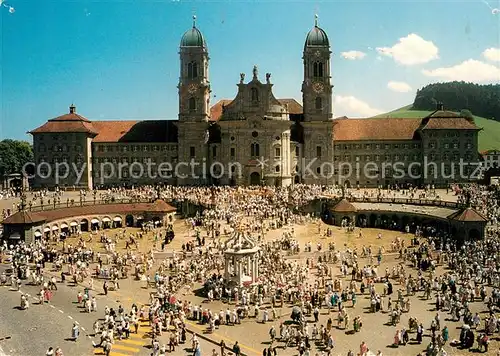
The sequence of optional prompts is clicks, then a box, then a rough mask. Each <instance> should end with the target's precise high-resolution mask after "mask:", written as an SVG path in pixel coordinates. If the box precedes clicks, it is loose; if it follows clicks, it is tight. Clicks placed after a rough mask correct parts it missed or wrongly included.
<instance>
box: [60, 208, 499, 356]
mask: <svg viewBox="0 0 500 356" xmlns="http://www.w3.org/2000/svg"><path fill="white" fill-rule="evenodd" d="M222 210H224V209H222ZM216 215H217V214H214V217H212V218H205V219H204V220H205V221H204V225H205V226H204V227H203V225H202V226H197V227H193V225H194V224H193V222H194V221H193V220H187V221H185V220H178V221H177V222H176V223H175V225H174V231H175V232H176V237H175V238H174V240H173V241H172V242H171V243H170V244H168V245H167V246H166V248H165V251H166V252H165V251H164V252H163V253H162V252H160V250H161V247H159V246H158V239H156V240H157V241H156V248H153V250H151V246H152V245H153V246H154V245H155V237H154V236H155V234H158V230H160V231H161V228H159V229H158V228H152V229H151V231H149V232H146V233H144V234H143V236H142V238H138V239H137V241H138V242H139V243H138V246H135V245H133V246H132V249H131V251H132V252H131V253H133V254H143V255H144V254H146V255H147V254H149V255H152V256H153V257H154V256H157V258H156V259H155V260H153V259H151V260H152V261H153V262H152V264H151V266H150V267H149V268H148V269H147V272H146V274H147V275H148V276H149V281H150V283H149V286H146V281H144V280H142V281H135V280H134V279H135V278H134V277H133V276H129V277H128V278H126V279H120V282H119V284H120V288H119V289H118V290H117V291H115V292H113V293H116V296H115V298H117V296H118V295H119V296H120V297H119V300H120V302H121V303H122V307H124V308H125V309H127V310H129V308H131V307H132V304H135V305H139V306H140V305H141V304H140V303H144V304H151V305H154V304H155V298H154V297H151V292H152V291H154V288H152V285H154V284H155V273H154V272H155V271H159V272H160V273H159V274H160V275H161V274H165V275H172V276H174V278H175V274H176V273H175V270H176V269H177V268H173V271H172V270H171V269H170V268H165V266H169V265H170V264H172V265H173V266H178V265H180V266H182V265H183V264H184V265H185V264H186V263H189V261H190V260H191V261H192V262H191V263H193V262H194V264H195V267H194V269H195V270H197V268H196V264H198V265H203V262H202V259H212V261H215V258H213V257H210V256H211V255H212V254H213V253H214V252H213V251H217V250H218V249H220V247H221V246H222V243H223V241H224V240H225V239H227V236H229V235H230V231H231V229H232V228H231V227H230V226H229V225H228V224H227V220H231V219H221V217H220V216H219V217H217V218H216ZM236 215H237V214H236ZM244 215H245V214H241V215H238V219H239V227H240V228H241V226H245V225H246V228H247V229H250V230H252V231H255V233H254V235H256V236H255V238H256V239H259V235H260V243H261V244H266V243H271V242H272V241H276V240H281V242H280V243H277V244H278V245H279V244H281V243H283V242H284V241H285V240H286V241H287V242H286V243H287V246H288V248H287V249H286V250H284V251H283V255H284V256H283V258H284V259H285V260H286V261H294V262H296V263H298V264H300V265H302V266H303V267H304V268H305V271H307V273H306V274H305V275H304V276H303V279H302V283H303V284H304V285H307V284H311V285H314V284H316V286H317V287H319V288H322V284H321V283H322V282H321V283H320V284H318V283H319V282H318V280H319V281H322V280H324V279H325V278H324V277H325V275H323V279H322V278H318V276H317V273H318V270H317V268H316V266H317V259H318V257H319V256H320V255H322V256H324V253H325V251H328V250H329V249H331V248H332V247H333V246H332V243H334V244H335V255H337V254H338V253H339V252H340V260H341V259H342V258H343V257H342V256H343V255H344V254H345V255H346V256H352V255H353V253H354V249H357V254H358V256H360V257H359V259H358V261H359V265H360V266H362V265H368V264H369V265H376V264H377V261H376V257H375V256H376V255H377V252H378V251H379V248H380V247H381V246H383V247H384V248H383V249H382V250H381V251H380V252H381V253H382V259H381V265H380V266H379V267H377V269H378V274H379V275H384V274H385V272H384V273H383V272H382V270H385V269H386V268H387V269H388V270H389V273H390V274H391V273H392V271H393V268H396V269H395V270H396V271H398V268H397V266H401V262H403V261H404V260H403V259H401V258H400V257H401V256H400V253H399V252H398V248H397V247H398V245H399V247H401V243H402V242H403V241H404V243H405V246H409V240H410V239H411V238H412V237H413V236H412V235H410V234H402V233H400V232H396V231H385V230H375V229H363V231H362V232H361V235H360V231H359V229H355V230H354V231H351V232H347V229H341V228H336V227H329V226H326V225H323V224H322V223H320V222H319V221H318V220H315V219H313V218H311V217H309V218H304V217H297V218H292V217H288V219H289V220H294V219H297V221H294V223H290V224H285V225H287V226H283V227H279V228H277V227H278V226H279V224H277V220H276V219H268V220H269V221H267V222H266V221H263V220H262V219H257V220H258V221H260V223H257V224H256V222H255V220H256V219H255V217H254V216H252V214H248V216H247V217H244ZM242 217H243V218H242ZM215 220H216V221H218V223H219V224H220V226H218V229H219V230H220V231H222V233H220V234H219V238H216V239H213V238H212V237H211V236H212V235H213V226H214V221H215ZM232 225H233V226H235V225H234V224H232ZM259 225H261V226H259ZM207 227H208V229H207ZM327 229H328V233H326V231H327ZM224 230H227V232H228V233H227V234H225V233H223V231H224ZM138 233H139V231H138V229H135V228H127V229H126V230H125V231H123V229H114V230H104V231H103V232H97V234H94V235H93V237H92V239H90V238H89V237H90V234H88V233H82V235H81V240H80V242H78V238H74V237H70V238H68V239H67V241H66V242H65V245H66V248H68V246H69V245H72V242H73V246H76V245H78V244H80V245H81V247H83V244H86V245H85V249H89V248H92V250H93V251H94V252H95V253H97V252H100V253H102V254H103V255H104V254H107V255H109V254H110V251H109V247H110V246H109V243H108V244H106V243H101V242H100V239H99V238H98V237H97V236H99V235H101V234H105V235H108V236H110V237H112V236H114V235H116V234H118V235H119V234H122V236H124V237H126V236H127V235H129V234H138ZM96 235H97V236H96ZM325 235H328V236H325ZM96 237H97V238H96ZM203 238H205V246H198V245H200V244H202V242H203V241H202V240H203ZM126 240H127V239H126V238H123V239H122V238H120V239H118V241H116V240H115V243H114V244H115V246H114V248H113V249H114V251H115V252H113V251H111V255H115V257H114V261H113V262H117V257H116V254H117V253H118V254H124V253H125V252H124V248H125V245H126V243H127V241H126ZM86 241H88V242H86ZM187 243H190V245H192V246H193V250H194V253H190V254H182V253H181V251H182V245H184V249H186V244H187ZM318 244H321V249H322V251H318V247H319V245H318ZM106 245H108V249H106V248H105V246H106ZM275 246H276V243H275ZM306 246H307V249H308V250H309V247H310V249H311V251H310V252H309V251H307V252H305V251H304V250H305V247H306ZM363 246H364V247H365V248H364V249H363ZM369 246H371V248H370V250H371V251H372V252H371V257H370V256H368V257H362V256H363V255H366V254H367V248H368V247H369ZM208 247H211V249H208ZM57 248H58V249H60V248H61V246H60V243H58V246H57ZM210 250H212V252H213V253H210ZM348 250H350V252H348ZM363 250H364V253H363ZM174 251H176V254H175V256H174ZM200 251H201V253H203V255H201V257H200V258H198V257H197V256H198V255H200ZM207 251H208V252H207ZM129 256H130V254H129ZM403 257H404V256H403ZM165 258H166V260H165ZM337 259H339V258H338V257H337ZM370 260H371V261H370ZM329 262H330V263H326V265H327V266H328V267H322V268H323V269H322V270H323V271H324V269H325V268H327V269H328V270H329V273H328V274H327V275H328V276H330V277H331V278H332V279H337V280H338V281H342V285H344V286H346V285H349V281H350V279H351V278H350V275H349V273H347V275H346V276H345V277H344V276H343V273H341V270H340V268H339V267H340V264H339V263H338V261H337V263H331V262H333V261H330V260H329ZM162 265H163V268H162ZM403 265H405V262H403ZM94 266H95V262H94V263H92V262H91V263H89V269H93V268H94ZM214 266H217V267H219V268H218V269H219V271H220V268H221V267H222V266H221V265H220V263H214V264H213V265H212V266H210V264H206V265H205V266H204V268H205V269H204V268H203V267H202V268H201V269H198V270H197V273H196V274H197V275H192V276H191V278H186V273H185V271H184V272H183V271H182V270H181V271H179V270H178V269H177V274H184V277H182V278H177V283H176V285H175V286H174V285H173V284H174V283H170V282H169V289H171V292H174V293H172V295H175V297H176V298H177V299H178V300H177V301H176V303H174V304H177V305H186V304H184V303H188V302H190V303H191V308H189V307H188V308H185V309H186V315H184V316H180V318H181V319H183V320H184V319H186V318H187V319H189V316H190V315H189V313H190V310H191V312H192V306H193V305H203V308H204V309H205V308H206V309H210V310H211V311H212V312H213V313H218V311H219V310H223V311H224V310H226V309H227V308H228V307H229V308H231V309H234V299H233V300H232V301H231V302H230V303H229V304H226V302H222V301H218V300H212V301H211V302H209V303H207V302H206V297H203V296H199V295H196V294H199V293H193V291H197V290H199V288H200V287H201V285H202V282H204V281H205V280H206V276H209V275H210V273H211V272H215V270H214V269H213V268H212V269H210V267H214ZM307 266H309V267H307ZM131 267H132V266H131ZM63 268H66V265H65V266H64V267H63ZM216 269H217V268H216ZM404 270H408V273H411V272H410V271H411V269H410V268H409V267H408V266H406V267H404ZM399 271H401V269H399ZM443 271H444V266H439V265H438V266H437V269H436V273H437V275H439V274H441V273H443ZM179 272H183V273H179ZM323 273H324V272H323ZM414 274H415V276H416V275H417V271H416V270H414ZM187 275H189V274H187ZM193 277H194V278H193ZM395 277H396V276H395ZM141 279H144V278H141ZM146 279H147V278H146ZM394 279H395V280H394ZM394 279H393V283H394V289H395V290H397V288H398V278H394ZM92 280H93V282H92ZM92 280H91V279H89V278H85V279H84V280H82V281H81V282H80V281H79V286H80V287H82V288H84V287H86V288H89V287H93V288H91V289H94V290H100V289H102V288H101V286H100V282H101V281H100V280H99V279H98V278H93V279H92ZM337 283H338V282H337ZM91 284H94V285H93V286H92V285H91ZM156 284H157V285H160V284H161V283H156ZM374 286H375V291H376V292H377V293H378V294H380V295H382V294H383V290H382V289H383V284H381V283H376V284H375V285H374ZM358 287H359V286H358ZM159 290H160V291H161V287H160V288H159ZM358 293H359V292H358ZM395 293H396V292H395ZM365 294H367V291H366V290H365ZM396 294H397V293H396ZM418 294H419V295H420V294H422V293H418ZM222 299H223V300H224V298H222ZM357 299H358V301H357V303H356V306H355V307H354V308H352V309H351V308H349V307H348V308H346V310H347V313H348V315H350V319H351V324H352V320H353V319H354V318H355V316H358V315H359V316H360V317H361V321H362V323H363V326H362V327H361V329H360V330H359V332H357V333H355V335H350V332H348V333H346V330H343V329H342V325H341V327H340V330H334V331H333V333H332V337H333V340H334V345H335V346H334V348H333V350H332V355H336V354H339V355H344V354H347V353H348V351H349V350H353V351H354V352H356V353H357V352H358V350H359V344H360V343H361V341H365V342H366V344H367V345H368V347H369V349H370V350H371V351H372V352H373V353H374V354H376V352H377V350H381V352H382V353H383V354H385V355H407V354H417V353H418V352H420V351H422V349H423V347H425V346H424V345H425V344H426V342H425V341H426V338H424V342H423V344H422V345H407V346H399V347H398V348H392V347H391V348H388V347H387V345H391V344H392V343H393V339H394V334H395V330H396V329H400V328H403V327H406V328H407V329H408V318H409V317H410V316H412V317H415V318H417V319H418V320H419V321H421V322H423V323H424V324H426V325H425V327H426V328H428V327H429V324H430V321H431V319H432V318H433V317H434V315H435V312H434V311H433V310H432V309H433V307H432V306H431V305H429V302H431V301H433V297H431V298H430V299H429V300H428V301H422V300H421V298H419V297H415V296H411V297H410V300H411V307H410V311H409V312H408V313H403V314H402V315H401V320H400V323H399V324H397V325H396V326H384V324H385V323H387V322H388V321H389V315H387V314H384V313H367V312H366V311H367V310H366V308H368V310H369V309H370V308H371V303H370V299H369V298H368V299H366V297H364V296H363V295H358V298H357ZM156 300H158V299H156ZM181 300H182V303H181V302H180V301H181ZM156 303H158V302H156ZM385 303H387V300H386V301H385ZM261 304H262V305H260V306H259V308H261V310H262V308H264V307H266V308H267V309H269V310H271V307H270V300H269V298H264V300H262V303H261ZM345 304H346V305H347V306H348V305H349V302H346V303H345ZM381 304H382V308H384V309H387V308H386V306H384V305H383V304H384V303H381ZM293 306H294V305H293V304H289V303H287V302H285V303H284V305H283V307H280V308H279V310H278V311H275V313H276V319H277V320H273V317H274V315H273V314H275V313H272V312H269V310H268V315H270V316H269V320H270V321H268V322H267V323H262V322H261V320H262V314H264V312H263V311H262V312H261V313H260V314H261V315H259V316H258V317H257V318H251V317H249V318H243V319H242V322H241V325H236V326H226V325H223V326H220V328H218V329H216V330H213V328H212V327H210V328H208V327H207V325H206V324H205V325H200V324H199V323H197V322H196V321H194V320H186V321H185V323H186V327H187V328H189V329H190V330H192V331H195V332H196V330H198V331H199V333H200V338H201V335H206V337H208V338H210V339H212V340H214V341H216V342H219V341H220V340H222V339H224V340H225V343H226V345H228V346H230V347H231V346H232V345H233V343H234V342H235V341H236V340H239V342H240V344H241V348H242V352H243V353H244V354H248V355H253V354H262V349H263V348H264V347H268V346H269V345H268V344H266V342H269V341H270V339H269V337H268V336H267V335H268V334H269V328H270V326H271V325H275V329H276V330H279V325H280V324H281V322H283V321H288V320H289V315H290V312H291V310H292V308H293ZM153 308H154V307H153ZM470 309H471V311H472V312H475V310H476V309H477V311H484V309H485V305H484V303H472V304H471V306H470ZM319 314H320V315H319V316H318V318H319V320H318V322H317V323H316V324H323V325H325V326H326V325H327V324H329V323H328V318H329V317H330V318H332V321H333V324H334V326H333V329H335V325H336V324H337V312H336V311H335V312H333V311H332V312H331V313H327V310H326V309H325V308H324V307H323V308H321V311H320V313H319ZM442 314H443V315H442V319H441V320H442V321H441V322H442V323H443V319H444V318H445V317H446V314H445V313H442ZM250 315H252V313H250ZM278 316H280V317H278ZM163 320H165V319H163ZM170 320H175V319H174V318H170ZM153 324H154V323H153ZM172 324H173V323H172ZM444 324H446V325H447V326H448V330H450V333H449V338H450V340H453V339H457V338H458V335H457V333H458V332H459V330H458V329H456V328H457V327H459V328H460V327H461V324H460V323H456V322H448V321H444V323H443V325H444ZM351 326H352V325H351ZM148 327H149V326H148V323H147V322H146V323H144V322H142V323H141V325H140V329H141V330H139V331H141V332H144V334H143V335H145V336H146V337H145V338H144V339H143V338H142V337H141V338H140V339H139V340H135V341H134V340H132V339H130V340H128V343H127V340H123V341H120V340H117V339H115V343H114V344H113V351H112V352H111V354H116V355H119V354H120V350H121V352H122V353H121V354H139V355H142V354H145V355H146V354H148V352H149V351H145V349H144V347H141V345H139V344H138V343H141V342H144V345H142V346H146V345H151V340H150V339H148V336H147V335H150V334H148V333H147V332H145V331H142V330H145V329H147V328H148ZM310 327H312V326H311V325H310ZM441 327H442V325H441ZM144 328H145V329H144ZM207 329H212V330H210V331H211V332H210V333H208V334H205V333H206V332H207ZM348 329H350V328H349V327H348ZM457 330H458V331H457ZM347 331H349V330H347ZM309 332H310V329H309ZM426 334H427V335H428V332H426ZM169 339H170V336H169V335H168V333H163V335H162V336H159V342H158V343H159V344H161V343H162V342H165V343H166V344H168V343H169ZM143 340H146V341H143ZM134 343H135V344H134ZM127 345H128V346H127ZM188 346H189V345H188ZM203 346H205V345H203ZM273 346H278V347H281V346H282V343H279V342H278V343H277V342H275V343H274V344H273ZM320 346H321V345H320ZM200 347H201V346H200ZM447 349H448V354H457V355H459V354H466V353H467V352H465V353H464V352H462V353H461V351H459V350H457V349H455V348H452V349H451V350H449V348H447ZM495 349H498V347H497V346H496V345H495V341H493V342H492V345H490V353H491V354H492V352H494V351H491V350H495ZM95 352H96V353H99V350H96V351H95ZM176 352H179V348H177V351H176ZM180 352H181V353H178V354H184V353H183V352H185V351H183V350H181V351H180ZM210 352H211V349H206V348H205V347H204V348H203V350H202V355H205V354H207V355H208V354H210ZM283 352H285V353H286V354H297V353H298V352H297V351H295V350H294V348H292V347H289V348H287V349H286V351H282V350H281V349H280V348H278V354H282V353H283ZM310 352H311V353H312V354H314V353H315V352H316V350H315V346H314V345H312V349H311V351H310ZM174 354H175V353H174Z"/></svg>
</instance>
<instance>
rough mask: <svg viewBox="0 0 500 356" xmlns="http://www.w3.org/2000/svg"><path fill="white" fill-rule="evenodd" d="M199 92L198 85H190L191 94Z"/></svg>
mask: <svg viewBox="0 0 500 356" xmlns="http://www.w3.org/2000/svg"><path fill="white" fill-rule="evenodd" d="M197 90H198V85H196V84H189V86H188V92H189V94H194V93H195V92H196V91H197Z"/></svg>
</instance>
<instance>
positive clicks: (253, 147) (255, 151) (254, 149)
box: [250, 142, 260, 157]
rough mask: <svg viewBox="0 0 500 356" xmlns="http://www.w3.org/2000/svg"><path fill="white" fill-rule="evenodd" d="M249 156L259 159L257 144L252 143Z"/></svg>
mask: <svg viewBox="0 0 500 356" xmlns="http://www.w3.org/2000/svg"><path fill="white" fill-rule="evenodd" d="M250 155H251V156H252V157H259V156H260V147H259V144H258V143H256V142H254V143H252V144H251V145H250Z"/></svg>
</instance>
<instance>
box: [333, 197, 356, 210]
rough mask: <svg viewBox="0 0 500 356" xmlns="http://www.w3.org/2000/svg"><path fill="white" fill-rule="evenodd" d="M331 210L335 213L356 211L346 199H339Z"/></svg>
mask: <svg viewBox="0 0 500 356" xmlns="http://www.w3.org/2000/svg"><path fill="white" fill-rule="evenodd" d="M331 210H332V211H333V212H335V213H353V212H356V211H357V209H356V207H355V206H354V205H352V204H351V203H349V202H348V201H347V199H342V200H341V201H339V202H338V203H337V204H335V206H334V207H333V208H332V209H331Z"/></svg>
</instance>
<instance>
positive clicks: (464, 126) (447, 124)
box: [422, 117, 480, 130]
mask: <svg viewBox="0 0 500 356" xmlns="http://www.w3.org/2000/svg"><path fill="white" fill-rule="evenodd" d="M422 129H423V130H425V129H431V130H442V129H448V130H480V128H479V127H477V126H476V125H475V124H474V123H472V122H470V121H469V120H467V119H466V118H463V117H454V118H430V119H429V121H428V122H427V124H426V125H425V126H424V127H423V128H422Z"/></svg>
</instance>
